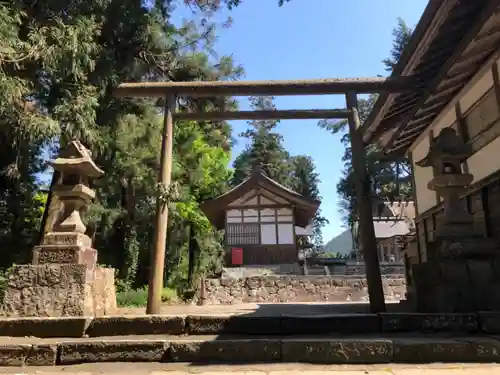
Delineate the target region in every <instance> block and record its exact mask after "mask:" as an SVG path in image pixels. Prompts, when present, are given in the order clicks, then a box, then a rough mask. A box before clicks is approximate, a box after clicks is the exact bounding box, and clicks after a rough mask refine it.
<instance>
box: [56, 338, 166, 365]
mask: <svg viewBox="0 0 500 375" xmlns="http://www.w3.org/2000/svg"><path fill="white" fill-rule="evenodd" d="M166 348H167V344H166V342H165V341H163V340H146V339H136V340H116V341H113V340H109V341H108V340H106V341H81V342H63V343H61V344H60V345H59V352H60V354H59V356H60V357H59V358H60V364H61V365H72V364H78V363H98V362H161V361H162V360H163V359H164V356H165V351H166Z"/></svg>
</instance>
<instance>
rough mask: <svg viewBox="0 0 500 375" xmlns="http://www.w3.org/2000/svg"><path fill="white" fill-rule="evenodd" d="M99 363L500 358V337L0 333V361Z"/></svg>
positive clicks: (490, 360)
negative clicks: (34, 335)
mask: <svg viewBox="0 0 500 375" xmlns="http://www.w3.org/2000/svg"><path fill="white" fill-rule="evenodd" d="M102 362H166V363H172V362H189V363H196V364H208V363H222V364H235V363H242V364H245V363H246V364H252V363H321V364H377V363H434V362H451V363H454V362H460V363H466V362H477V363H498V362H500V340H499V339H497V338H494V337H487V336H447V337H446V336H440V335H426V336H419V335H401V334H399V335H386V336H378V335H377V336H359V337H349V338H347V337H344V338H335V337H328V336H304V337H290V336H288V337H285V336H281V337H280V336H273V337H269V336H253V337H249V336H229V335H219V336H210V335H204V336H183V337H181V336H168V335H152V336H151V335H145V336H114V337H101V338H79V339H75V338H59V339H36V338H6V337H4V338H1V339H0V366H54V365H63V366H64V365H73V364H80V363H102Z"/></svg>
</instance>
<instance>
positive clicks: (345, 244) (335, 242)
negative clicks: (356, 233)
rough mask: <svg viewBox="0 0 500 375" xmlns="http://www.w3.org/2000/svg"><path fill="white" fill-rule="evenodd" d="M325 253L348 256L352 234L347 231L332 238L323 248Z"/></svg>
mask: <svg viewBox="0 0 500 375" xmlns="http://www.w3.org/2000/svg"><path fill="white" fill-rule="evenodd" d="M323 251H324V252H325V253H334V254H337V253H340V254H341V255H348V254H349V253H350V252H351V251H352V233H351V231H350V230H349V229H346V230H345V231H344V232H342V233H340V234H339V235H338V236H337V237H334V238H332V239H331V240H330V241H329V242H328V243H326V244H325V246H323Z"/></svg>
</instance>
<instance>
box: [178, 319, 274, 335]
mask: <svg viewBox="0 0 500 375" xmlns="http://www.w3.org/2000/svg"><path fill="white" fill-rule="evenodd" d="M186 331H187V333H188V334H190V335H216V334H222V333H231V334H250V335H251V334H264V335H278V334H280V333H281V318H280V317H279V316H237V315H233V316H207V315H189V316H188V317H187V318H186Z"/></svg>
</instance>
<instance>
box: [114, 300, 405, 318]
mask: <svg viewBox="0 0 500 375" xmlns="http://www.w3.org/2000/svg"><path fill="white" fill-rule="evenodd" d="M386 306H387V310H388V312H395V310H398V309H399V308H400V305H399V303H398V302H394V301H392V302H390V301H386ZM145 312H146V310H145V308H120V309H119V312H118V314H117V315H144V314H145ZM369 312H370V305H369V304H368V303H367V302H355V303H354V302H353V303H346V302H330V303H324V302H320V303H314V302H304V303H240V304H234V305H204V306H197V305H194V304H176V305H163V306H162V307H161V313H162V314H168V315H185V314H202V315H204V314H211V315H214V314H220V315H243V314H252V315H254V316H279V315H282V314H301V315H323V314H360V313H361V314H363V313H369Z"/></svg>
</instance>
